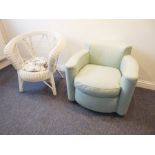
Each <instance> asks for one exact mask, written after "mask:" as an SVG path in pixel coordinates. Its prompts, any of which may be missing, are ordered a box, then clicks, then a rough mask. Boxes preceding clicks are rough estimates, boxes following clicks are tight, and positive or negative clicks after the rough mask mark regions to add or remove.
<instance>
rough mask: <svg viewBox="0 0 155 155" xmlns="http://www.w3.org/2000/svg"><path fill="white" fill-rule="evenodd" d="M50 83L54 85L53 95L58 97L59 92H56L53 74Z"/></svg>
mask: <svg viewBox="0 0 155 155" xmlns="http://www.w3.org/2000/svg"><path fill="white" fill-rule="evenodd" d="M50 83H51V85H52V92H53V95H54V96H56V95H57V90H56V87H55V80H54V76H53V74H51V77H50Z"/></svg>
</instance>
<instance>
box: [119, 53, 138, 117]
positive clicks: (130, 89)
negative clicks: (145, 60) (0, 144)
mask: <svg viewBox="0 0 155 155" xmlns="http://www.w3.org/2000/svg"><path fill="white" fill-rule="evenodd" d="M120 70H121V73H122V78H121V93H120V99H119V104H118V108H117V113H119V114H120V115H125V114H126V112H127V109H128V107H129V104H130V101H131V99H132V95H133V93H134V90H135V87H136V83H137V80H138V71H139V66H138V63H137V61H136V60H135V59H134V58H133V57H132V56H130V55H127V56H124V57H123V59H122V62H121V67H120Z"/></svg>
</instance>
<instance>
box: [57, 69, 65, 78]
mask: <svg viewBox="0 0 155 155" xmlns="http://www.w3.org/2000/svg"><path fill="white" fill-rule="evenodd" d="M57 72H58V73H59V75H60V76H61V78H62V79H63V78H64V76H63V74H62V73H61V72H60V71H59V70H57Z"/></svg>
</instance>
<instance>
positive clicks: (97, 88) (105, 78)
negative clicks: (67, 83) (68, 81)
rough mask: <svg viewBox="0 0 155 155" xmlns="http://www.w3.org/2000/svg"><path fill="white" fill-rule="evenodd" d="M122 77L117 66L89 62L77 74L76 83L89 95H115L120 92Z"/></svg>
mask: <svg viewBox="0 0 155 155" xmlns="http://www.w3.org/2000/svg"><path fill="white" fill-rule="evenodd" d="M114 77H115V78H114ZM120 79H121V73H120V71H119V70H118V69H116V68H113V67H106V66H99V65H92V64H88V65H86V66H85V67H83V68H82V69H81V70H80V72H79V73H78V74H77V76H76V77H75V80H74V85H75V87H76V88H78V89H79V90H80V91H82V92H84V93H86V94H88V95H92V96H96V97H115V96H118V95H119V92H120Z"/></svg>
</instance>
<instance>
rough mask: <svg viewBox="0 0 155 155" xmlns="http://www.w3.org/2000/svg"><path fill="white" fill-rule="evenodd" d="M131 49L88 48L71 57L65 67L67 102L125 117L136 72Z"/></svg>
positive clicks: (117, 46)
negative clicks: (74, 102)
mask: <svg viewBox="0 0 155 155" xmlns="http://www.w3.org/2000/svg"><path fill="white" fill-rule="evenodd" d="M131 49H132V47H131V46H128V45H126V44H124V43H105V44H102V45H93V44H92V45H91V46H90V47H89V50H85V49H84V50H81V51H80V52H78V53H77V54H75V55H73V56H72V57H71V58H70V60H69V61H68V62H67V63H66V65H65V75H66V83H67V94H68V99H69V100H70V101H76V102H78V103H79V104H80V105H82V106H83V107H85V108H88V109H90V110H94V111H97V112H105V113H111V112H116V113H118V114H119V115H125V114H126V113H127V110H128V107H129V104H130V101H131V99H132V95H133V93H134V89H135V86H136V82H137V79H138V70H139V67H138V64H137V62H136V60H135V59H134V58H133V57H132V56H131V55H130V54H131Z"/></svg>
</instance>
